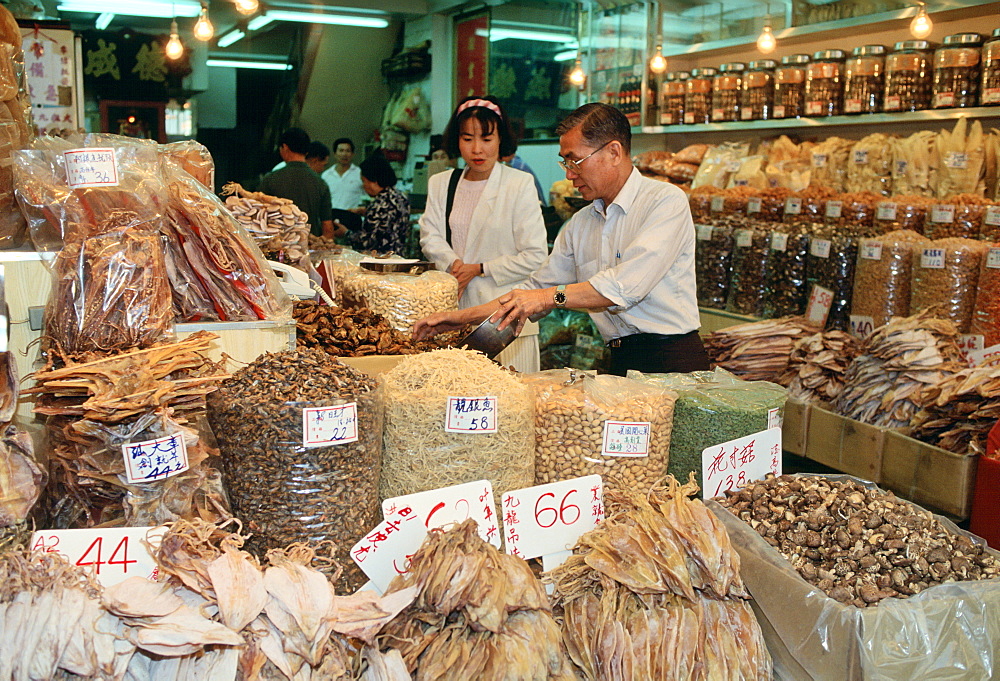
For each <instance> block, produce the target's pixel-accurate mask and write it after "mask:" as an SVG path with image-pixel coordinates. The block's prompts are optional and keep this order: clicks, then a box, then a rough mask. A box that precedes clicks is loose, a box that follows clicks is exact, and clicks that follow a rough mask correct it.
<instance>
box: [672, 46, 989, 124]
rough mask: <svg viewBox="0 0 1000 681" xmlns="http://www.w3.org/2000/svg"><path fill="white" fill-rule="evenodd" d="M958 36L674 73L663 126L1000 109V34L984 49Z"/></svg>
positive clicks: (799, 55)
mask: <svg viewBox="0 0 1000 681" xmlns="http://www.w3.org/2000/svg"><path fill="white" fill-rule="evenodd" d="M983 40H984V39H983V36H981V35H980V34H978V33H958V34H955V35H950V36H948V37H946V38H945V39H944V43H943V44H942V45H941V46H940V47H937V48H936V49H935V46H934V45H933V44H932V43H929V42H927V41H926V40H906V41H903V42H898V43H896V44H895V46H894V48H893V50H892V52H890V53H888V54H886V49H885V47H884V46H882V45H864V46H861V47H856V48H855V49H854V50H853V51H852V53H851V56H850V57H848V56H847V54H846V53H845V52H844V51H842V50H821V51H819V52H816V53H815V54H813V55H812V57H810V56H809V55H807V54H793V55H789V56H787V57H783V58H782V59H781V63H780V64H779V63H778V62H775V61H774V60H771V59H760V60H757V61H752V62H750V64H749V65H747V64H744V63H742V62H731V63H728V64H723V65H722V66H720V67H719V68H718V69H713V68H699V69H693V70H692V71H690V72H687V71H674V72H672V73H669V74H667V77H666V79H665V81H664V83H663V88H662V99H661V109H660V123H661V125H676V124H680V123H685V124H688V125H690V124H694V123H718V122H727V121H739V120H743V121H754V120H769V119H774V118H798V117H800V116H836V115H839V114H856V113H877V112H880V111H890V112H891V111H919V110H922V109H931V108H933V109H944V108H952V107H969V106H976V105H977V104H978V105H1000V28H998V29H996V30H995V31H993V37H992V39H990V40H988V41H986V43H985V44H984V43H983Z"/></svg>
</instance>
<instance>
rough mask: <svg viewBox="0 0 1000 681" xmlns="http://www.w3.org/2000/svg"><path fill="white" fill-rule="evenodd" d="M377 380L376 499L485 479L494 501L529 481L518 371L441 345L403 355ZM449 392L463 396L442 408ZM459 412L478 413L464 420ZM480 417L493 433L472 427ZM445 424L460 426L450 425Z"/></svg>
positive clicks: (531, 464) (527, 411)
mask: <svg viewBox="0 0 1000 681" xmlns="http://www.w3.org/2000/svg"><path fill="white" fill-rule="evenodd" d="M380 380H381V381H382V383H383V385H384V386H385V398H386V411H385V428H384V435H383V465H382V482H381V486H380V490H381V492H380V494H381V496H382V498H383V499H388V498H391V497H397V496H401V495H404V494H412V493H414V492H423V491H426V490H429V489H437V488H439V487H448V486H451V485H458V484H462V483H466V482H473V481H476V480H484V479H485V480H489V481H490V482H491V483H492V484H493V495H494V498H495V499H496V501H497V502H498V503H499V501H500V498H501V496H502V495H503V493H504V492H509V491H512V490H516V489H521V488H523V487H530V486H531V485H532V484H533V481H534V478H535V427H534V400H533V398H532V395H531V390H530V388H528V386H527V385H525V383H524V382H523V381H522V380H521V379H520V378H519V377H518V376H516V375H515V374H513V373H512V372H510V371H507V370H506V369H503V368H501V367H500V366H498V365H497V364H495V363H493V362H492V361H490V360H488V359H487V358H486V356H485V355H483V354H481V353H478V352H474V351H472V350H457V349H446V350H435V351H433V352H425V353H422V354H419V355H409V356H408V357H406V358H405V359H403V361H401V362H400V363H399V364H397V365H396V366H395V367H394V368H393V369H391V370H390V371H387V372H386V373H384V374H382V376H381V379H380ZM451 398H455V399H456V400H465V401H464V402H460V403H459V402H455V403H454V404H453V405H452V406H451V407H449V404H450V403H451ZM487 398H488V401H487ZM470 400H478V402H476V403H475V405H473V403H472V402H470ZM473 408H474V409H475V410H476V411H475V412H474V413H473V412H472V411H470V410H471V409H473ZM460 413H465V414H466V415H470V414H471V415H475V414H482V416H477V417H476V419H477V422H476V423H470V422H469V419H466V418H461V419H458V418H457V417H459V416H460ZM449 415H451V416H452V419H453V420H452V421H451V422H450V421H449ZM483 418H485V419H486V423H485V425H486V426H489V425H493V426H494V427H495V431H490V429H489V428H487V430H485V431H483V429H482V428H480V427H479V426H482V425H483V422H482V421H481V420H480V419H483ZM454 419H457V420H454ZM491 421H492V423H491ZM449 423H451V424H452V425H453V426H458V427H460V428H464V429H465V430H464V431H458V430H453V431H449V430H447V429H446V428H447V427H449ZM475 430H479V431H480V432H475Z"/></svg>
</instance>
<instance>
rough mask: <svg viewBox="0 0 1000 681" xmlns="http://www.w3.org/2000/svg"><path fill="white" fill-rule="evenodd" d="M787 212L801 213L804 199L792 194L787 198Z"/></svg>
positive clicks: (792, 213) (791, 213) (790, 213)
mask: <svg viewBox="0 0 1000 681" xmlns="http://www.w3.org/2000/svg"><path fill="white" fill-rule="evenodd" d="M785 213H786V214H788V215H799V214H801V213H802V199H800V198H798V197H797V196H790V197H788V198H787V199H785Z"/></svg>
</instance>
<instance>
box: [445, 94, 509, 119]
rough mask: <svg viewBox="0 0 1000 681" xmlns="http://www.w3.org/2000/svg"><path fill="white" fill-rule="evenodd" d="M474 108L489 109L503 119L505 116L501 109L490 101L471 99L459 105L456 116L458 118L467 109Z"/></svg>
mask: <svg viewBox="0 0 1000 681" xmlns="http://www.w3.org/2000/svg"><path fill="white" fill-rule="evenodd" d="M473 106H481V107H483V108H484V109H489V110H490V111H492V112H493V113H495V114H496V115H497V116H498V117H500V118H503V114H502V113H500V107H499V106H497V105H496V104H494V103H493V102H491V101H490V100H488V99H470V100H469V101H467V102H462V103H461V104H459V105H458V111H456V112H455V115H456V116H457V115H458V114H460V113H462V112H463V111H465V110H466V109H468V108H470V107H473Z"/></svg>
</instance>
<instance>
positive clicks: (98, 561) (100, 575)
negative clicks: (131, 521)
mask: <svg viewBox="0 0 1000 681" xmlns="http://www.w3.org/2000/svg"><path fill="white" fill-rule="evenodd" d="M166 531H167V528H166V526H164V525H159V526H157V527H109V528H102V529H86V530H41V531H38V532H35V533H34V534H33V535H31V544H29V546H31V550H32V551H44V552H46V553H58V554H60V555H62V556H63V557H64V558H66V560H68V561H69V562H70V564H72V565H77V566H79V567H82V568H89V569H90V570H91V571H92V572H93V575H94V577H95V578H96V579H97V581H98V582H100V583H101V585H102V586H105V587H109V586H114V585H115V584H118V583H119V582H124V581H125V580H126V579H128V578H129V577H145V578H146V579H149V580H152V581H155V580H156V578H157V576H158V574H159V571H158V569H157V566H156V560H155V559H154V558H153V554H152V551H155V550H156V548H157V547H158V546H159V542H160V539H162V538H163V535H164V534H165V533H166ZM143 542H148V544H149V546H147V544H144V543H143Z"/></svg>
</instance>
